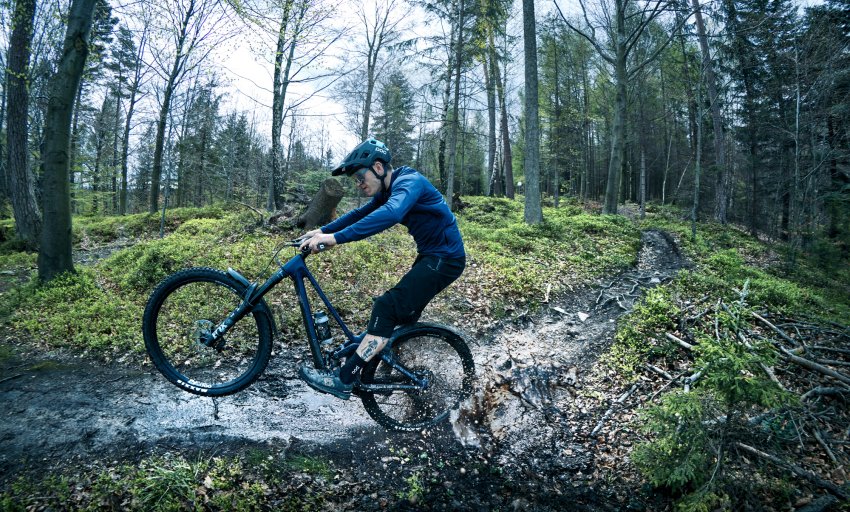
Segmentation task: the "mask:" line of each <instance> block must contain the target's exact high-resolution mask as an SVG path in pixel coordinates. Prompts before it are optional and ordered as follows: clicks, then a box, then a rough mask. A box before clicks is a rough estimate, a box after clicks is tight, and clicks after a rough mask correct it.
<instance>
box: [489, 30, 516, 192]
mask: <svg viewBox="0 0 850 512" xmlns="http://www.w3.org/2000/svg"><path fill="white" fill-rule="evenodd" d="M490 62H491V63H492V65H493V78H495V81H496V95H497V96H498V97H499V105H500V117H499V128H500V131H501V135H502V160H503V165H504V167H505V169H504V171H505V172H504V178H505V196H506V197H508V199H513V198H514V194H515V191H514V163H513V155H512V154H511V134H510V132H509V130H508V106H507V98H506V94H505V86H504V83H503V82H502V74H501V71H499V60H498V56H497V55H496V45H495V41H494V38H493V34H492V33H491V34H490Z"/></svg>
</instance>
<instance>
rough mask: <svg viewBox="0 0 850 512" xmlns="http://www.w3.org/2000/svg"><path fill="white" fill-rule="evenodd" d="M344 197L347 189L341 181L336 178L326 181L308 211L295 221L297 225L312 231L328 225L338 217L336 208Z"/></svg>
mask: <svg viewBox="0 0 850 512" xmlns="http://www.w3.org/2000/svg"><path fill="white" fill-rule="evenodd" d="M344 195H345V189H344V188H343V187H342V185H340V184H339V181H337V180H336V179H334V178H328V179H326V180H325V181H323V182H322V186H321V187H320V188H319V191H318V192H317V193H316V195H315V196H314V197H313V200H312V201H310V204H309V205H308V206H307V210H306V211H305V212H304V213H303V214H302V215H301V216H300V217H298V220H297V221H295V225H296V226H298V227H299V228H301V229H306V230H310V229H313V228H315V227H317V226H323V225H325V224H327V223H328V222H330V221H331V220H333V218H334V217H336V207H337V205H338V204H339V202H340V200H341V199H342V197H343V196H344Z"/></svg>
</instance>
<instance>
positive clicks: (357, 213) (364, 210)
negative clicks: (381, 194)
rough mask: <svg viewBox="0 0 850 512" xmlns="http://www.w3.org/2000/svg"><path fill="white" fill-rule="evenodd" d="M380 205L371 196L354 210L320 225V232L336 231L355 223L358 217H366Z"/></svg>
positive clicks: (329, 232)
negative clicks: (369, 199)
mask: <svg viewBox="0 0 850 512" xmlns="http://www.w3.org/2000/svg"><path fill="white" fill-rule="evenodd" d="M379 206H380V205H379V204H378V200H377V199H375V198H373V199H372V200H371V201H369V202H368V203H366V204H364V205H363V206H361V207H360V208H356V209H354V210H351V211H349V212H348V213H346V214H345V215H343V216H342V217H339V218H337V219H336V220H334V221H332V222H329V223H327V224H325V225H324V226H322V233H327V234H331V233H336V232H338V231H340V230H341V229H345V228H347V227H348V226H350V225H352V224H354V223H356V222H357V221H359V220H360V219H362V218H364V217H366V216H367V215H369V214H370V213H372V212H374V211H375V210H376V209H377V208H378V207H379ZM337 242H338V243H339V238H338V237H337Z"/></svg>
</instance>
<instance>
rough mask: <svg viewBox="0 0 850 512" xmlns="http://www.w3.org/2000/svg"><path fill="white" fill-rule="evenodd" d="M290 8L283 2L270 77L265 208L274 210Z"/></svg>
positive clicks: (284, 92)
mask: <svg viewBox="0 0 850 512" xmlns="http://www.w3.org/2000/svg"><path fill="white" fill-rule="evenodd" d="M291 8H292V1H287V2H286V3H285V4H284V8H283V16H282V17H281V21H280V30H279V31H278V34H277V48H276V50H275V58H274V77H273V79H272V91H273V93H272V94H273V96H272V148H271V160H272V162H271V163H272V168H271V175H270V176H269V194H268V198H267V201H266V210H268V211H270V212H271V211H275V209H276V208H277V206H278V205H279V204H280V203H281V199H280V196H281V194H282V191H280V190H278V186H277V182H278V176H280V173H281V170H280V167H281V165H280V157H281V153H282V150H281V147H280V133H281V131H282V127H283V102H284V101H285V100H286V88H285V87H284V85H283V83H284V82H285V81H286V78H284V76H283V74H284V72H283V57H284V50H285V49H286V28H287V25H288V23H289V11H290V9H291Z"/></svg>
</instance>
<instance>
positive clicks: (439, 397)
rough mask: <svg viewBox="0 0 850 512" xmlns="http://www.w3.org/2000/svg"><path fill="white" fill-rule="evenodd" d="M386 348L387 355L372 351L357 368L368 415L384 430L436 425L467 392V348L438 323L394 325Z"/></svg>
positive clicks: (470, 377)
mask: <svg viewBox="0 0 850 512" xmlns="http://www.w3.org/2000/svg"><path fill="white" fill-rule="evenodd" d="M387 350H388V352H387V354H382V355H386V356H389V357H386V358H385V357H381V356H378V357H375V358H374V359H372V360H371V361H370V362H369V363H368V364H367V365H366V366H365V367H364V368H363V371H362V374H361V377H360V381H361V383H362V384H363V386H362V388H361V391H360V398H361V399H362V400H363V405H364V407H365V408H366V412H367V413H369V416H371V417H372V418H373V419H374V420H375V421H377V422H378V423H380V424H381V425H383V426H384V427H386V428H388V429H390V430H421V429H423V428H427V427H431V426H433V425H436V424H437V423H440V422H441V421H443V420H445V419H446V418H448V416H449V412H450V411H451V410H453V409H455V408H457V407H458V406H459V405H460V402H461V401H462V400H464V399H465V398H466V397H468V396H469V395H470V393H471V392H472V384H473V381H474V380H475V363H474V362H473V360H472V354H471V353H470V351H469V347H468V346H467V344H466V342H465V341H464V340H463V338H462V337H461V336H460V335H459V334H457V333H456V332H454V331H452V330H450V329H448V328H446V327H444V326H441V325H433V324H425V323H418V324H415V325H413V326H411V327H406V328H403V329H400V330H399V331H396V333H394V334H393V338H392V339H391V340H390V348H389V349H387ZM386 359H389V362H388V361H387V360H386ZM411 375H412V376H413V377H412V378H411Z"/></svg>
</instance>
